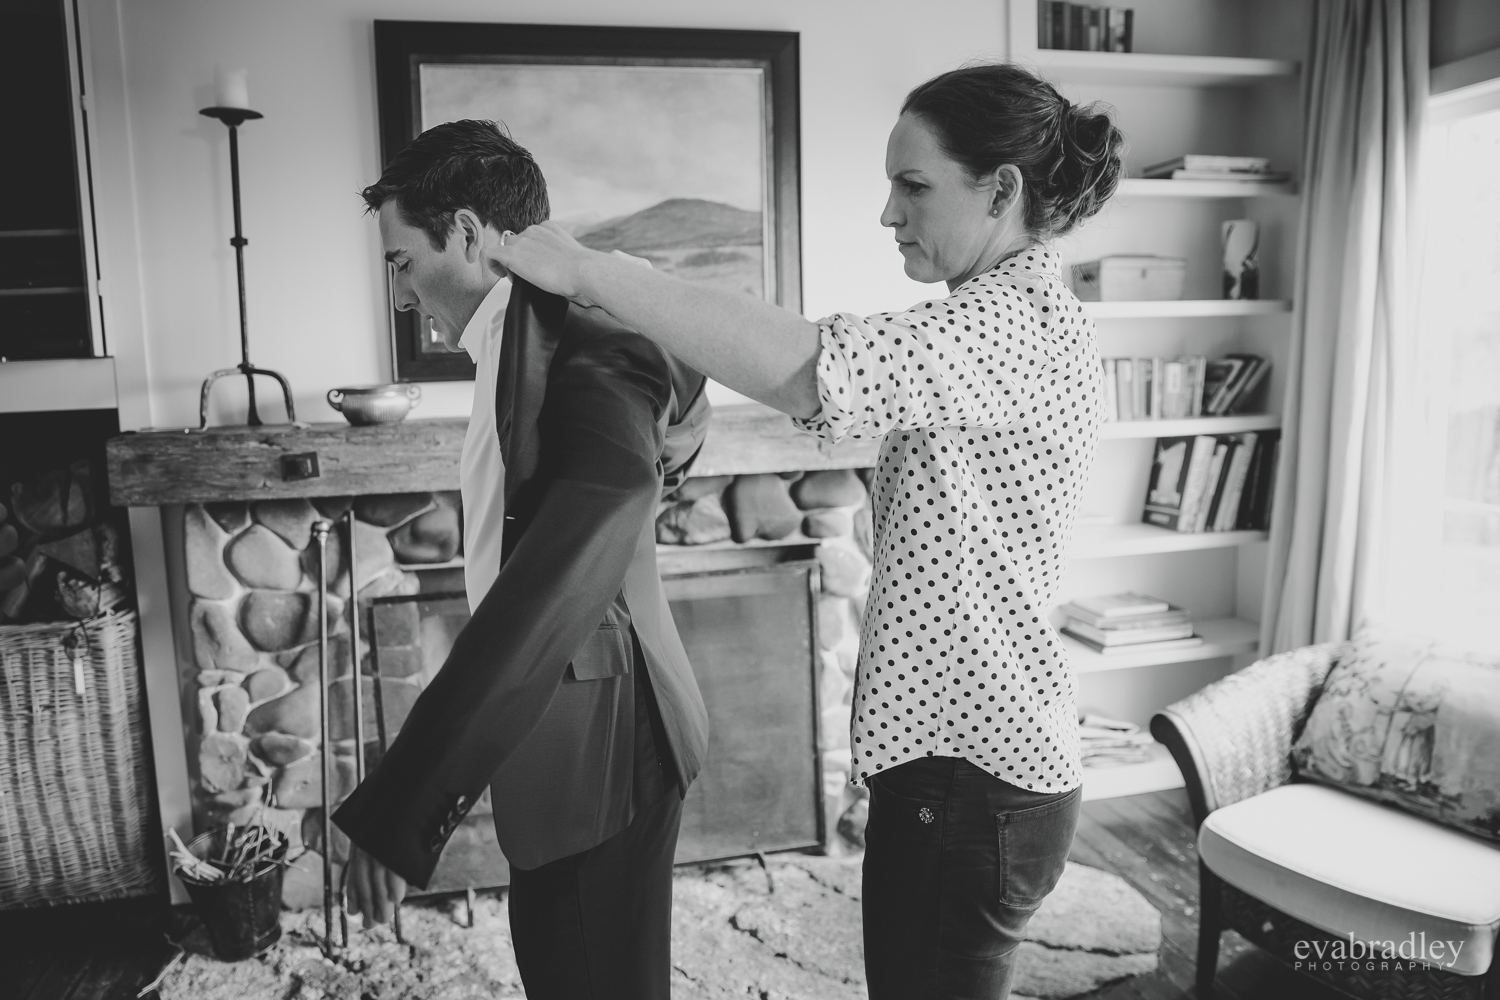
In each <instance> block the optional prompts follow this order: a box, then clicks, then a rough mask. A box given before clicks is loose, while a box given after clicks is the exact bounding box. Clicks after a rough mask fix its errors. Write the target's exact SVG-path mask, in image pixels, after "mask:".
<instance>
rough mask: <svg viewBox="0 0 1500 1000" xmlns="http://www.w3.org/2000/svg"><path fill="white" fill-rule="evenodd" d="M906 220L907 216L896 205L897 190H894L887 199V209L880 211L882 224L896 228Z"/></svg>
mask: <svg viewBox="0 0 1500 1000" xmlns="http://www.w3.org/2000/svg"><path fill="white" fill-rule="evenodd" d="M904 221H906V220H905V218H904V217H903V216H902V213H901V212H900V211H899V210H898V209H897V207H896V192H894V191H892V192H891V193H890V195H889V196H887V197H886V199H885V209H884V210H883V211H882V212H881V213H880V224H881V225H882V226H885V227H887V228H889V229H894V228H895V227H897V226H899V225H901V223H902V222H904Z"/></svg>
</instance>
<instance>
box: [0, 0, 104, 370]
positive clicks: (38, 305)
mask: <svg viewBox="0 0 1500 1000" xmlns="http://www.w3.org/2000/svg"><path fill="white" fill-rule="evenodd" d="M71 37H72V33H71V31H70V29H69V24H68V21H67V17H66V11H65V8H64V6H63V4H62V3H59V2H58V0H6V2H5V3H3V4H0V136H4V137H5V154H4V155H3V156H0V361H23V360H35V359H38V358H86V357H91V356H93V355H94V354H95V340H94V335H93V329H92V326H93V319H92V315H91V310H90V305H89V298H90V295H91V294H92V293H91V290H90V282H89V280H88V267H87V259H88V258H87V255H88V254H89V253H90V252H91V251H90V247H89V246H88V244H89V242H90V239H89V233H90V232H91V225H90V223H91V220H90V219H88V218H87V217H86V214H87V210H86V208H85V206H84V205H83V204H82V199H81V197H80V185H79V177H80V169H79V167H80V164H81V163H83V162H85V160H86V157H85V156H84V155H81V154H82V151H80V150H79V149H78V148H77V145H78V143H77V141H76V136H77V134H78V129H77V128H76V127H75V117H74V104H73V99H72V94H73V83H72V80H73V72H72V69H71V67H70V61H69V55H70V45H71Z"/></svg>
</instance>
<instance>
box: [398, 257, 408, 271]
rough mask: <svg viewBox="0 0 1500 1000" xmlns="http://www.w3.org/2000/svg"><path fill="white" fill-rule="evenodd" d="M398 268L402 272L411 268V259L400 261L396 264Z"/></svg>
mask: <svg viewBox="0 0 1500 1000" xmlns="http://www.w3.org/2000/svg"><path fill="white" fill-rule="evenodd" d="M396 270H397V271H402V272H405V271H409V270H411V261H409V260H403V261H400V262H399V263H397V264H396Z"/></svg>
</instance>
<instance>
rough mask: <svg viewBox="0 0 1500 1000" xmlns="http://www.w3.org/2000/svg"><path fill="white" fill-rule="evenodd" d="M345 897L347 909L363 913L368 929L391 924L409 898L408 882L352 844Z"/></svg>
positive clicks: (349, 911) (353, 912)
mask: <svg viewBox="0 0 1500 1000" xmlns="http://www.w3.org/2000/svg"><path fill="white" fill-rule="evenodd" d="M344 897H345V898H344V908H345V910H346V911H347V912H348V913H350V914H351V915H352V914H355V913H358V914H360V915H361V916H362V917H363V918H364V922H365V929H366V930H368V929H369V928H371V927H374V926H375V925H377V924H387V923H390V921H391V918H392V917H393V916H395V914H396V907H398V906H400V905H401V900H403V899H405V898H406V879H404V878H402V877H401V876H400V875H397V874H396V873H395V872H393V871H391V870H390V869H389V868H387V867H386V866H385V865H383V864H381V863H380V862H379V861H376V860H375V859H374V858H372V857H370V855H368V854H366V853H365V852H364V851H362V850H360V849H359V848H358V847H356V846H355V845H353V844H350V845H349V869H348V872H347V873H346V878H345V887H344Z"/></svg>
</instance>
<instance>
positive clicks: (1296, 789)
mask: <svg viewBox="0 0 1500 1000" xmlns="http://www.w3.org/2000/svg"><path fill="white" fill-rule="evenodd" d="M1346 648H1347V646H1346V644H1342V643H1329V644H1325V645H1319V646H1309V647H1305V648H1303V649H1299V650H1294V651H1292V652H1289V653H1283V654H1280V655H1277V656H1272V657H1269V658H1267V659H1264V660H1261V661H1259V662H1257V663H1254V664H1252V665H1251V666H1249V667H1246V668H1245V669H1244V670H1241V671H1239V672H1237V673H1235V674H1232V675H1230V676H1229V677H1226V678H1224V679H1223V680H1221V681H1218V682H1217V683H1214V684H1211V685H1209V686H1208V687H1206V688H1204V689H1203V690H1202V691H1199V692H1197V693H1196V694H1193V695H1191V696H1190V697H1188V698H1185V699H1183V700H1182V701H1179V702H1176V703H1175V704H1173V705H1171V706H1169V707H1168V708H1166V709H1165V710H1164V711H1162V712H1160V713H1159V714H1157V715H1156V716H1155V717H1154V718H1153V719H1152V720H1151V733H1152V735H1153V736H1155V737H1156V739H1157V740H1158V741H1159V742H1160V743H1162V744H1163V745H1165V746H1166V747H1167V748H1168V750H1169V751H1170V752H1171V754H1172V756H1173V757H1174V758H1175V759H1176V761H1177V765H1178V767H1179V768H1180V769H1181V770H1182V775H1183V779H1184V783H1185V785H1186V790H1187V793H1188V799H1189V803H1190V805H1191V807H1192V811H1193V818H1194V821H1195V822H1196V824H1197V825H1198V831H1199V832H1198V853H1199V868H1198V870H1199V890H1200V924H1199V937H1198V964H1197V992H1198V996H1199V998H1200V1000H1207V998H1208V997H1210V996H1211V995H1212V992H1213V981H1214V974H1215V971H1216V967H1217V964H1218V955H1219V938H1220V935H1221V933H1222V932H1223V931H1224V930H1225V929H1233V930H1235V931H1238V932H1239V933H1240V934H1241V935H1243V936H1244V937H1245V938H1247V939H1248V940H1250V941H1251V942H1253V943H1254V944H1256V945H1258V946H1260V947H1261V948H1264V949H1266V950H1267V951H1269V952H1271V953H1272V954H1273V955H1275V956H1276V957H1277V958H1279V959H1281V960H1282V961H1283V962H1285V963H1287V964H1288V965H1289V966H1291V967H1292V968H1294V969H1297V970H1299V971H1302V972H1304V973H1306V974H1307V975H1310V976H1312V977H1314V978H1315V979H1318V980H1320V981H1322V982H1324V983H1326V984H1327V985H1329V986H1332V987H1334V988H1335V989H1338V990H1340V991H1342V992H1344V993H1345V994H1348V995H1352V996H1356V997H1369V998H1379V1000H1385V998H1390V1000H1398V998H1399V1000H1428V998H1434V1000H1435V998H1443V1000H1459V998H1462V1000H1500V961H1493V960H1492V959H1493V958H1494V955H1495V950H1496V932H1497V930H1500V849H1496V847H1495V846H1494V845H1493V844H1490V843H1487V842H1485V841H1482V840H1480V839H1478V838H1475V837H1471V836H1468V835H1466V834H1464V833H1461V832H1459V831H1456V830H1453V829H1450V828H1449V827H1446V826H1442V825H1439V824H1438V823H1434V822H1432V821H1430V820H1428V819H1424V818H1421V817H1418V816H1414V815H1411V814H1409V813H1406V812H1403V811H1401V810H1399V809H1395V808H1393V807H1391V806H1387V805H1383V804H1381V803H1377V802H1372V801H1369V800H1368V799H1365V798H1362V797H1358V796H1355V795H1352V794H1350V793H1347V792H1344V791H1342V790H1339V789H1336V788H1331V787H1327V786H1324V785H1319V784H1313V783H1309V782H1298V781H1297V780H1296V778H1295V775H1294V772H1293V767H1292V758H1291V750H1292V745H1293V742H1294V741H1295V739H1296V737H1297V735H1298V733H1299V732H1300V731H1301V729H1302V727H1303V724H1304V723H1305V722H1306V721H1307V717H1308V714H1309V713H1310V712H1311V710H1312V707H1313V704H1314V703H1315V702H1316V701H1317V698H1318V696H1319V694H1320V692H1321V690H1322V687H1323V682H1324V680H1325V678H1326V677H1327V676H1328V673H1329V671H1330V670H1331V669H1332V668H1333V666H1334V665H1335V664H1336V663H1337V662H1338V659H1339V657H1340V656H1341V655H1342V654H1343V653H1344V652H1345V650H1346ZM1424 933H1425V935H1426V936H1425V937H1422V935H1423V934H1424ZM1408 934H1410V935H1412V942H1413V944H1412V948H1413V949H1415V948H1416V947H1417V944H1416V942H1418V941H1420V942H1422V947H1423V948H1424V949H1425V950H1424V951H1423V952H1422V955H1423V957H1424V958H1426V959H1432V958H1436V959H1437V960H1436V961H1406V960H1405V956H1404V955H1402V954H1401V947H1400V945H1401V943H1402V942H1405V941H1406V939H1407V936H1408ZM1370 941H1379V942H1395V943H1396V944H1397V946H1398V947H1397V952H1396V954H1397V957H1396V959H1395V960H1391V959H1388V958H1384V957H1383V951H1377V952H1376V953H1374V954H1373V955H1372V956H1370V957H1369V958H1368V960H1366V959H1363V958H1362V957H1360V950H1361V948H1363V947H1364V946H1365V944H1366V942H1370ZM1436 942H1443V946H1442V947H1441V948H1439V949H1438V950H1437V952H1436V954H1434V952H1433V950H1432V946H1433V945H1434V944H1435V943H1436ZM1450 942H1451V943H1453V944H1457V945H1458V950H1457V951H1456V952H1454V950H1453V948H1452V945H1451V944H1450ZM1335 955H1339V956H1341V957H1340V958H1338V959H1336V958H1334V956H1335Z"/></svg>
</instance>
